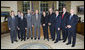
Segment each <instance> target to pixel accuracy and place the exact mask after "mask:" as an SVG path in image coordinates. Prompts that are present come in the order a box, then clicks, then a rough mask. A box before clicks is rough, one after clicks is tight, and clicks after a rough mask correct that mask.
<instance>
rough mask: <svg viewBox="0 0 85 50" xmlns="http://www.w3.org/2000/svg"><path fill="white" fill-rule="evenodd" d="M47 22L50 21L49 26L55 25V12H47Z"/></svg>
mask: <svg viewBox="0 0 85 50" xmlns="http://www.w3.org/2000/svg"><path fill="white" fill-rule="evenodd" d="M48 19H49V20H48V23H51V26H54V25H55V14H54V13H52V14H51V15H50V14H49V15H48Z"/></svg>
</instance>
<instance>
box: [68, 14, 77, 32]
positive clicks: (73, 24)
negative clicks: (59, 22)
mask: <svg viewBox="0 0 85 50" xmlns="http://www.w3.org/2000/svg"><path fill="white" fill-rule="evenodd" d="M69 17H70V16H69ZM77 23H78V16H77V15H75V14H74V15H73V16H72V17H71V20H70V19H69V18H68V21H67V25H71V26H72V27H71V28H70V29H69V30H71V31H76V24H77Z"/></svg>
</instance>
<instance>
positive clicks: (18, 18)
mask: <svg viewBox="0 0 85 50" xmlns="http://www.w3.org/2000/svg"><path fill="white" fill-rule="evenodd" d="M15 17H16V18H17V23H18V22H19V20H20V17H18V15H16V16H15ZM18 25H19V23H18Z"/></svg>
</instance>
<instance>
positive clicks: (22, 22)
mask: <svg viewBox="0 0 85 50" xmlns="http://www.w3.org/2000/svg"><path fill="white" fill-rule="evenodd" d="M18 23H19V25H18V27H19V28H20V29H21V30H22V29H25V28H26V26H27V21H26V18H23V19H21V18H20V19H19V22H18Z"/></svg>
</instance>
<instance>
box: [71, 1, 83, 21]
mask: <svg viewBox="0 0 85 50" xmlns="http://www.w3.org/2000/svg"><path fill="white" fill-rule="evenodd" d="M79 5H84V1H71V9H74V10H75V12H74V13H75V14H77V6H79ZM78 16H79V17H81V21H82V20H84V15H78Z"/></svg>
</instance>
